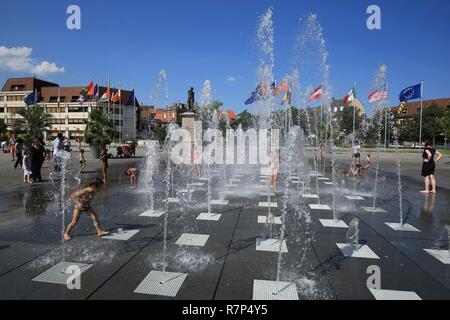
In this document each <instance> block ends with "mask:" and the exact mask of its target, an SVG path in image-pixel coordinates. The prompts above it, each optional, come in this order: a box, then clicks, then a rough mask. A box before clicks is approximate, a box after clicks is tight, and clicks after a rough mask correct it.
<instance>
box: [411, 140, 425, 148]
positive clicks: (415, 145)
mask: <svg viewBox="0 0 450 320" xmlns="http://www.w3.org/2000/svg"><path fill="white" fill-rule="evenodd" d="M423 148H424V145H423V144H421V143H418V142H414V143H413V145H412V146H411V147H410V149H423Z"/></svg>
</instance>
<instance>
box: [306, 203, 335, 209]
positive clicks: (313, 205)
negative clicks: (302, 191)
mask: <svg viewBox="0 0 450 320" xmlns="http://www.w3.org/2000/svg"><path fill="white" fill-rule="evenodd" d="M309 207H310V208H311V209H312V210H331V208H330V206H328V205H326V204H310V205H309Z"/></svg>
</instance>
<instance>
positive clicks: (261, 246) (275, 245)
mask: <svg viewBox="0 0 450 320" xmlns="http://www.w3.org/2000/svg"><path fill="white" fill-rule="evenodd" d="M256 251H268V252H278V251H280V240H278V239H263V238H257V239H256ZM281 252H285V253H286V252H288V249H287V246H286V240H284V241H283V245H282V246H281Z"/></svg>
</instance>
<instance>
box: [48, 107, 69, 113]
mask: <svg viewBox="0 0 450 320" xmlns="http://www.w3.org/2000/svg"><path fill="white" fill-rule="evenodd" d="M46 111H47V113H66V108H64V107H62V108H59V111H58V107H47V108H46Z"/></svg>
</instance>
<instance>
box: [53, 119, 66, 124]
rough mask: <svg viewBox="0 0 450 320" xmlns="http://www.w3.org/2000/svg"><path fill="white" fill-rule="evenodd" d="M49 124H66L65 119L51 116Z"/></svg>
mask: <svg viewBox="0 0 450 320" xmlns="http://www.w3.org/2000/svg"><path fill="white" fill-rule="evenodd" d="M49 124H66V120H65V119H55V118H52V119H50V120H49Z"/></svg>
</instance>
